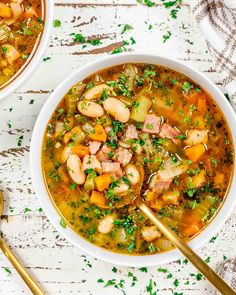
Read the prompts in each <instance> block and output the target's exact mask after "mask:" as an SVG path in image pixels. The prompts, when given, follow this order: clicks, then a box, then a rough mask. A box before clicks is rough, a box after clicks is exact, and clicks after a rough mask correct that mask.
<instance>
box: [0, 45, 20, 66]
mask: <svg viewBox="0 0 236 295" xmlns="http://www.w3.org/2000/svg"><path fill="white" fill-rule="evenodd" d="M3 46H4V47H5V50H6V53H5V58H6V59H7V61H8V62H9V64H12V63H14V61H15V60H17V59H18V58H19V57H20V56H21V55H20V53H19V51H18V50H17V49H16V48H15V47H14V46H12V45H9V44H5V45H3Z"/></svg>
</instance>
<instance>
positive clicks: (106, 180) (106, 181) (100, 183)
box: [95, 174, 111, 192]
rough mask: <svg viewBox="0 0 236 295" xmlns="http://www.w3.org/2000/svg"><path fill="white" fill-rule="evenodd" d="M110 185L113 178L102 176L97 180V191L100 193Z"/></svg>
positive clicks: (107, 175) (106, 175)
mask: <svg viewBox="0 0 236 295" xmlns="http://www.w3.org/2000/svg"><path fill="white" fill-rule="evenodd" d="M110 183H111V176H110V175H109V174H102V175H100V176H98V177H96V178H95V184H96V187H97V190H99V191H100V192H102V191H104V190H105V189H107V188H108V187H109V185H110Z"/></svg>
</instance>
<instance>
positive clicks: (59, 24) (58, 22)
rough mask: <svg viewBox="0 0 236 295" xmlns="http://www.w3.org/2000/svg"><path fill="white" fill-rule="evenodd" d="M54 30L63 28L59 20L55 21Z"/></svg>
mask: <svg viewBox="0 0 236 295" xmlns="http://www.w3.org/2000/svg"><path fill="white" fill-rule="evenodd" d="M53 26H54V28H60V27H61V21H60V20H59V19H55V20H54V22H53Z"/></svg>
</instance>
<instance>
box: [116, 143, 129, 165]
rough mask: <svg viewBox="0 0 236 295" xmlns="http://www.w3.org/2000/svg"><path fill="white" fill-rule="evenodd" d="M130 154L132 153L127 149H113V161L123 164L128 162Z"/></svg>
mask: <svg viewBox="0 0 236 295" xmlns="http://www.w3.org/2000/svg"><path fill="white" fill-rule="evenodd" d="M132 156H133V154H132V153H131V152H130V151H129V150H127V149H125V148H122V147H119V148H118V149H117V150H116V151H115V154H114V156H113V158H112V159H113V160H115V161H118V162H119V163H120V164H121V165H123V166H125V165H127V164H129V162H130V160H131V158H132Z"/></svg>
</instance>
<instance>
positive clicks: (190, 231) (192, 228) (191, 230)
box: [182, 222, 202, 237]
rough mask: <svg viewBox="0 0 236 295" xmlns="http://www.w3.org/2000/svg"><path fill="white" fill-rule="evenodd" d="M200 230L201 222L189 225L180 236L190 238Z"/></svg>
mask: <svg viewBox="0 0 236 295" xmlns="http://www.w3.org/2000/svg"><path fill="white" fill-rule="evenodd" d="M201 228H202V224H201V222H197V223H194V224H190V225H189V226H188V227H186V228H184V229H183V230H182V235H183V236H184V237H191V236H193V235H195V234H196V233H198V232H199V231H200V230H201Z"/></svg>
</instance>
